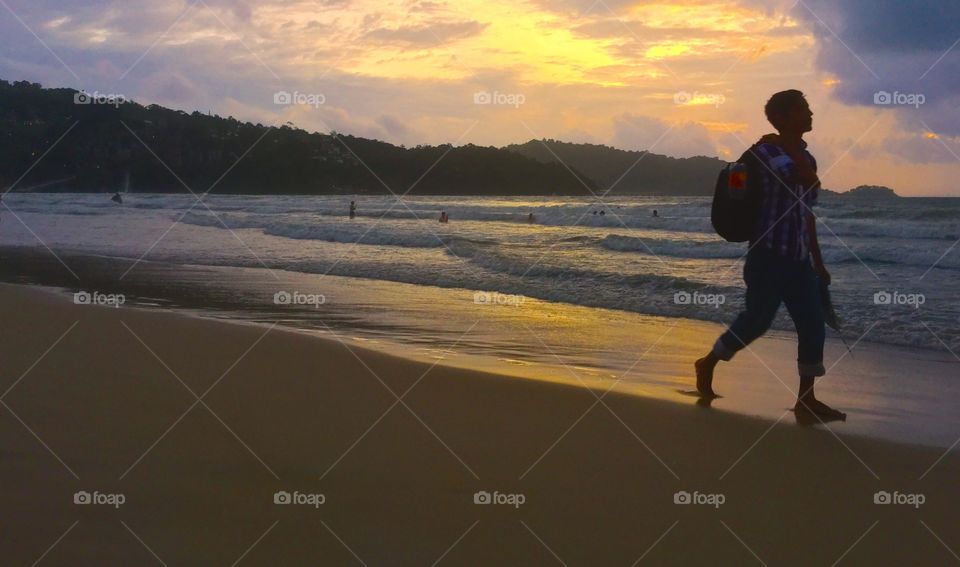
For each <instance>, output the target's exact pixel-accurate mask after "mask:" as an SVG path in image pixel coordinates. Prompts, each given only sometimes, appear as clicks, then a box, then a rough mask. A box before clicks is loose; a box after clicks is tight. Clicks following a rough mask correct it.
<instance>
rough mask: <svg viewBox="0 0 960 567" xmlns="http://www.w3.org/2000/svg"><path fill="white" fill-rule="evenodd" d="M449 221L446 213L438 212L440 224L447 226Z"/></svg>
mask: <svg viewBox="0 0 960 567" xmlns="http://www.w3.org/2000/svg"><path fill="white" fill-rule="evenodd" d="M449 221H450V217H449V216H447V212H446V211H440V222H442V223H443V224H447V222H449Z"/></svg>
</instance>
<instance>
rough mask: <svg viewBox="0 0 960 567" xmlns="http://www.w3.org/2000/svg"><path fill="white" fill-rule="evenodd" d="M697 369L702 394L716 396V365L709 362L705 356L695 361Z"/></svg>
mask: <svg viewBox="0 0 960 567" xmlns="http://www.w3.org/2000/svg"><path fill="white" fill-rule="evenodd" d="M693 367H694V368H695V369H696V370H697V391H698V392H700V395H701V396H708V397H711V398H716V397H717V394H716V392H714V391H713V368H714V365H712V364H708V363H707V362H706V359H705V358H701V359H700V360H698V361H696V362H694V363H693Z"/></svg>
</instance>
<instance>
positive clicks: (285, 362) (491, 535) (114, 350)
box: [0, 285, 960, 566]
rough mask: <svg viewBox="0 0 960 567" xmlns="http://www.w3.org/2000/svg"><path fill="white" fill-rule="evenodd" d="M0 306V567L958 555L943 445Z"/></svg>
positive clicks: (953, 468) (900, 560)
mask: <svg viewBox="0 0 960 567" xmlns="http://www.w3.org/2000/svg"><path fill="white" fill-rule="evenodd" d="M0 317H2V321H3V330H4V332H3V340H2V341H0V388H2V390H3V391H4V392H5V393H3V394H2V398H0V400H2V402H3V406H4V407H0V416H2V417H0V423H2V426H0V451H2V454H0V557H3V560H2V563H3V564H4V565H31V564H34V562H37V561H38V560H40V561H39V564H40V565H153V564H156V565H161V564H166V565H232V564H237V563H238V564H240V565H306V564H310V565H361V564H366V565H371V566H372V565H432V564H440V565H561V564H565V565H571V566H572V565H633V564H635V563H636V562H638V561H639V564H640V565H645V564H647V565H751V564H757V565H760V564H766V565H833V564H837V563H838V562H839V564H841V565H845V564H846V565H905V564H907V565H945V564H952V563H953V562H955V561H960V560H958V559H957V557H956V556H955V555H954V554H953V552H952V551H950V549H949V548H953V549H954V550H960V529H958V526H960V522H958V519H960V511H958V504H960V502H958V501H960V490H958V489H957V487H956V483H957V479H958V477H960V475H958V473H960V459H958V458H957V457H956V456H955V455H954V454H953V453H952V452H951V453H949V454H947V455H946V456H945V457H943V453H944V451H943V450H939V449H933V448H922V447H911V446H906V445H897V444H892V443H888V442H882V441H876V440H870V439H865V438H855V437H847V436H842V435H841V436H835V435H834V434H833V433H832V432H830V431H828V430H826V429H824V428H823V427H816V428H811V427H801V426H798V425H797V424H796V423H795V422H794V420H793V417H792V416H790V417H789V418H788V419H786V420H784V421H783V422H781V423H780V424H778V425H776V426H772V422H769V421H764V420H760V419H753V418H748V417H743V416H738V415H733V414H729V413H724V412H718V411H716V410H710V409H706V408H702V407H697V406H695V405H693V404H678V403H672V402H666V401H661V400H652V399H646V398H641V397H635V396H629V395H625V394H622V393H617V392H611V393H610V394H608V395H606V396H603V394H602V392H598V391H595V390H588V389H586V388H579V387H573V386H567V385H563V384H557V383H548V382H539V381H534V380H524V379H518V378H506V377H500V376H495V375H490V374H484V373H480V372H472V371H465V370H460V369H451V368H447V367H444V366H440V365H438V366H434V367H431V366H429V365H425V364H423V363H418V362H412V361H408V360H404V359H400V358H395V357H390V356H387V355H384V354H381V353H377V352H372V351H367V350H361V349H358V348H355V347H352V346H351V347H350V348H349V349H348V348H347V347H346V346H344V345H343V344H341V343H338V342H336V341H333V340H329V339H321V338H316V337H311V336H306V335H304V334H300V333H295V332H291V331H285V330H281V329H280V328H273V329H269V330H268V328H267V327H258V326H250V325H238V324H231V323H227V322H220V321H214V320H204V319H198V318H191V317H187V316H184V315H180V314H175V313H166V312H160V311H141V310H135V309H129V308H119V309H114V308H104V307H90V306H82V305H74V304H73V303H72V302H71V301H70V300H69V298H67V297H65V296H63V295H59V296H58V295H56V294H53V293H50V292H49V291H44V290H39V289H33V288H28V287H18V286H10V285H4V286H0ZM710 340H712V337H704V342H709V341H710ZM141 341H142V343H141ZM546 378H548V377H546ZM408 390H409V391H408ZM727 394H729V395H736V392H727ZM197 396H200V397H201V398H202V401H198V400H197ZM397 396H402V401H399V402H398V399H397ZM598 396H600V397H602V401H599V402H598ZM958 435H960V432H958ZM941 457H943V458H942V460H940V461H939V462H937V461H938V459H941ZM935 463H937V464H936V465H935V466H933V465H934V464H935ZM931 466H933V467H932V468H931ZM921 476H923V478H922V479H921V478H920V477H921ZM81 490H82V491H87V492H90V493H94V492H95V491H96V492H98V493H100V494H101V495H104V494H122V495H123V497H124V498H125V502H124V503H123V504H122V505H121V506H120V507H119V508H116V507H112V506H108V505H94V504H90V505H77V504H74V494H75V493H76V492H77V491H81ZM280 490H283V491H288V492H290V493H293V492H294V491H298V492H300V493H301V494H323V495H324V497H325V502H324V503H323V504H322V505H319V506H318V507H313V506H309V505H294V504H291V505H276V504H274V494H275V492H277V491H280ZM480 490H485V491H488V492H491V493H492V492H494V491H497V492H499V493H500V494H501V495H504V494H521V495H522V496H523V499H524V502H523V504H522V505H520V506H519V507H514V506H510V505H506V504H504V505H495V504H490V505H477V504H474V494H475V493H476V492H477V491H480ZM681 490H685V491H688V492H690V493H694V492H699V493H700V494H701V495H703V494H720V495H722V497H723V499H724V503H723V504H722V505H720V506H719V507H713V506H709V505H677V504H675V503H674V495H675V493H676V492H678V491H681ZM880 490H885V491H888V492H890V493H893V492H895V491H896V492H898V493H900V495H901V496H903V495H908V494H922V495H923V497H924V498H925V502H924V503H923V504H922V505H920V506H919V507H913V506H909V505H885V506H881V505H876V504H874V494H875V492H877V491H880ZM51 546H52V547H51Z"/></svg>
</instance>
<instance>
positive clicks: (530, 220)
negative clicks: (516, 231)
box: [527, 213, 533, 222]
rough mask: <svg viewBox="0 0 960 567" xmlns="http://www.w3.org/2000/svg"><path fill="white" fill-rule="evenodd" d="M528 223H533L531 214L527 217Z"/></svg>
mask: <svg viewBox="0 0 960 567" xmlns="http://www.w3.org/2000/svg"><path fill="white" fill-rule="evenodd" d="M527 222H533V213H530V215H529V216H527Z"/></svg>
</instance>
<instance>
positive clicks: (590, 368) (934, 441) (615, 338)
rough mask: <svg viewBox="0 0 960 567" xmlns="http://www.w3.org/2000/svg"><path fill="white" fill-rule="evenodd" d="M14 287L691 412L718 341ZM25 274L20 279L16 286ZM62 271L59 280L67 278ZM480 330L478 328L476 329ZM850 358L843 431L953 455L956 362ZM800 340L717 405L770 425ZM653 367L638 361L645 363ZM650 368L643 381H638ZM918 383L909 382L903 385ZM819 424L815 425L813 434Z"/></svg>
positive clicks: (376, 301) (395, 307) (900, 354)
mask: <svg viewBox="0 0 960 567" xmlns="http://www.w3.org/2000/svg"><path fill="white" fill-rule="evenodd" d="M6 260H7V262H5V273H2V274H0V275H2V277H3V279H5V280H6V281H19V282H24V281H27V282H32V283H38V284H43V285H48V286H49V285H53V286H55V287H66V288H68V289H81V288H82V289H86V290H88V291H93V290H99V291H100V292H101V293H125V294H127V297H128V298H131V299H135V298H142V299H143V300H144V302H145V303H147V304H149V308H151V309H155V308H160V309H174V310H176V311H179V312H186V313H191V314H196V315H198V316H200V317H210V318H212V319H215V320H228V321H231V320H232V321H246V322H257V323H266V324H270V323H271V322H273V321H281V323H282V324H283V325H285V326H288V327H292V328H296V329H299V330H300V331H302V332H304V333H305V334H307V335H314V336H321V337H322V336H326V337H327V338H331V339H332V338H333V337H332V336H331V333H336V334H338V335H340V336H341V337H343V338H344V339H346V340H348V342H349V343H350V344H356V345H363V346H367V347H370V348H374V349H375V350H377V351H380V352H387V353H391V354H394V355H399V356H402V357H403V358H405V359H410V360H416V361H419V362H425V363H428V364H429V363H432V362H434V361H436V360H437V359H438V358H439V357H441V356H442V357H443V361H444V364H445V365H447V366H453V367H457V368H464V369H479V370H483V371H487V372H490V373H493V374H504V375H509V376H512V377H522V378H533V379H536V380H541V381H548V382H559V383H569V384H573V385H574V386H580V385H581V381H582V382H586V383H587V384H588V385H592V386H594V387H596V388H599V389H604V390H605V389H606V388H608V387H610V386H611V385H613V384H614V383H617V382H619V383H618V384H617V386H616V387H617V389H618V390H621V391H626V392H630V393H631V395H643V396H647V397H652V398H655V399H665V400H670V401H673V402H677V403H681V404H690V403H693V401H694V400H693V399H692V398H691V397H690V396H687V395H684V394H682V393H680V392H681V391H688V390H691V389H692V388H693V371H692V362H693V361H694V360H696V358H697V357H699V356H700V355H702V352H701V351H702V350H703V349H705V348H707V346H708V345H709V344H712V342H713V340H714V339H715V338H716V336H717V335H718V334H719V333H720V332H722V329H723V327H722V326H721V325H719V324H715V323H710V322H704V321H699V320H693V319H681V318H676V317H659V316H648V315H641V314H636V313H630V312H624V311H615V310H608V309H604V308H597V307H586V306H576V305H570V304H565V303H558V302H545V301H541V300H535V299H529V298H528V299H527V300H526V301H525V302H524V303H522V304H521V305H519V306H497V305H477V304H476V302H475V298H474V297H473V295H474V294H473V292H471V291H470V290H460V289H448V288H443V287H430V286H420V285H415V284H404V283H396V282H384V281H380V280H371V279H362V278H353V277H346V276H336V275H331V276H328V277H325V278H319V279H318V278H317V276H316V275H312V274H302V273H299V272H290V271H283V270H276V271H266V270H263V269H258V268H249V267H248V268H234V267H225V266H207V265H181V264H171V263H165V262H144V263H142V264H140V265H139V266H138V268H137V269H136V270H134V271H133V272H132V273H131V277H129V278H127V279H125V280H123V281H122V282H118V281H117V280H118V279H119V278H120V276H121V275H122V274H123V272H124V270H125V269H126V267H128V266H129V263H124V262H122V261H119V260H118V259H117V258H115V257H110V256H103V257H101V256H77V255H66V256H64V260H65V261H67V262H68V264H69V265H71V266H72V267H73V268H74V269H76V270H77V272H78V274H79V275H80V276H81V277H82V280H81V281H82V282H83V285H82V286H80V287H79V288H78V287H77V280H74V279H73V278H72V276H70V274H69V273H67V272H66V270H64V268H63V267H62V266H60V265H59V264H58V263H57V262H56V260H55V259H54V258H53V257H52V256H50V255H49V253H44V254H40V255H37V254H34V253H26V252H23V251H21V252H20V255H19V256H18V255H16V254H15V253H12V252H8V254H7V256H6ZM17 274H20V275H19V276H18V275H17ZM57 274H59V276H58V275H57ZM278 289H280V290H297V289H299V290H301V291H309V292H318V291H322V292H323V293H324V294H326V296H327V299H328V301H327V302H326V303H325V304H324V305H321V306H320V309H319V310H316V309H314V308H297V307H296V306H277V305H274V300H273V296H274V294H275V293H276V292H277V290H278ZM477 323H479V325H477ZM863 338H864V339H865V340H863V341H862V342H859V343H857V342H856V341H854V340H853V338H851V340H850V343H851V345H852V346H853V347H854V350H855V352H854V353H853V354H849V353H847V351H846V347H845V346H844V345H843V344H842V343H841V342H840V341H838V340H836V339H832V338H830V337H828V340H827V344H826V349H825V360H824V363H825V365H826V366H828V367H830V369H831V370H830V372H829V373H828V376H827V377H825V378H823V379H821V380H820V381H819V382H818V383H820V384H821V386H820V387H818V392H819V393H820V396H821V397H822V399H824V401H826V402H828V403H831V404H832V405H834V406H835V407H838V408H839V409H841V410H843V411H845V412H847V413H848V415H849V419H848V421H847V422H836V423H834V424H832V427H833V428H834V429H835V430H836V431H837V432H844V433H847V434H852V435H861V436H867V437H873V438H882V439H888V440H894V441H898V442H903V443H907V444H921V445H926V446H933V447H941V448H946V447H949V446H951V445H952V444H953V443H954V442H955V441H956V439H957V435H960V416H958V415H957V414H956V412H955V411H954V410H955V407H956V404H958V403H960V384H957V383H956V381H955V380H952V379H951V378H952V376H954V375H955V361H954V360H953V359H951V358H949V356H948V355H946V354H940V353H938V352H937V351H933V350H930V349H920V348H909V347H895V346H890V345H885V344H883V343H870V342H868V339H869V338H870V337H869V335H868V336H866V337H863ZM795 345H796V343H795V337H793V336H791V335H790V334H789V333H783V332H779V331H773V332H771V333H768V334H767V335H766V336H765V337H762V338H761V339H759V341H758V343H756V345H754V346H752V347H751V349H750V350H749V352H747V351H744V353H741V354H740V355H739V356H738V357H736V359H735V360H734V361H733V362H732V363H731V364H725V365H723V366H722V367H721V368H720V369H719V374H718V382H717V387H718V392H719V393H720V394H721V395H724V396H725V397H723V398H721V399H718V400H715V401H714V402H713V405H712V407H713V408H714V409H719V410H722V411H730V412H732V413H735V414H738V415H748V416H757V417H761V418H763V419H766V420H768V421H771V422H772V421H776V420H778V419H789V420H791V421H792V420H793V417H792V416H791V415H789V414H785V413H784V412H785V411H786V410H788V409H789V408H792V407H793V403H794V401H795V396H796V391H795V387H796V383H795V382H796V369H795V364H793V363H792V362H791V361H792V360H793V359H794V358H795V348H796V346H795ZM641 359H642V362H643V364H640V365H638V360H641ZM641 370H642V371H641ZM906 376H913V378H911V379H910V380H905V379H904V377H906ZM817 427H819V425H817Z"/></svg>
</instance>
